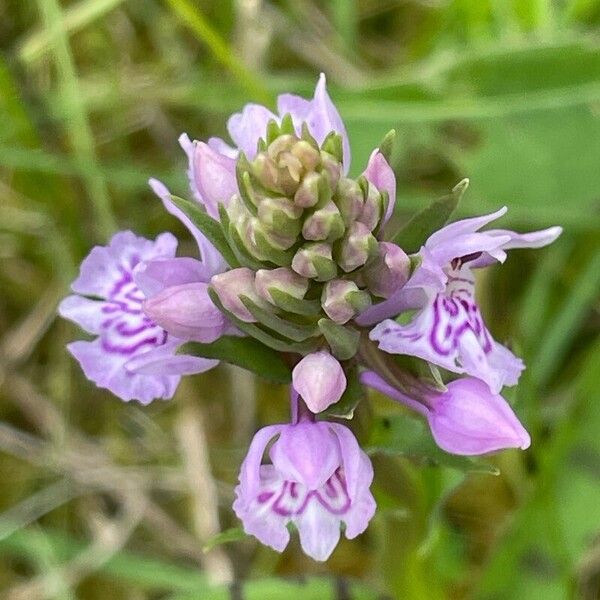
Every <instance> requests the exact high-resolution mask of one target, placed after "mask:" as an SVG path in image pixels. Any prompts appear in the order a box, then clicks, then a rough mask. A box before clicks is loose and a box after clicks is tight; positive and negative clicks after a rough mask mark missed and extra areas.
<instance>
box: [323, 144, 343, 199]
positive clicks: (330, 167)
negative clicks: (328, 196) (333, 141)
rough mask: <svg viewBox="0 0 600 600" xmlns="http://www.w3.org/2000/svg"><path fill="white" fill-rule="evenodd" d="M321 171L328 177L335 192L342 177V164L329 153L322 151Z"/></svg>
mask: <svg viewBox="0 0 600 600" xmlns="http://www.w3.org/2000/svg"><path fill="white" fill-rule="evenodd" d="M321 170H322V172H323V174H324V175H325V176H326V177H327V181H328V183H329V187H330V188H331V189H332V190H334V189H335V188H336V186H337V184H338V182H339V181H340V177H341V176H342V171H343V165H342V163H341V162H339V161H338V160H337V159H336V158H335V157H334V156H332V155H331V154H329V153H328V152H325V151H324V150H321Z"/></svg>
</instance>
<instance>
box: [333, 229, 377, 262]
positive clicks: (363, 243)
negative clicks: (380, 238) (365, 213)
mask: <svg viewBox="0 0 600 600" xmlns="http://www.w3.org/2000/svg"><path fill="white" fill-rule="evenodd" d="M375 256H377V240H376V239H375V237H374V236H373V234H372V233H371V231H370V230H369V229H368V227H367V226H366V225H365V224H364V223H353V224H352V225H351V226H350V227H349V228H348V230H347V231H346V234H345V235H344V237H343V239H342V240H341V241H339V242H338V243H337V244H336V260H337V263H338V265H339V266H340V267H341V268H342V269H343V270H344V271H345V272H346V273H349V272H350V271H354V269H357V268H358V267H362V266H363V265H364V264H366V263H367V262H368V261H369V260H370V259H372V258H374V257H375Z"/></svg>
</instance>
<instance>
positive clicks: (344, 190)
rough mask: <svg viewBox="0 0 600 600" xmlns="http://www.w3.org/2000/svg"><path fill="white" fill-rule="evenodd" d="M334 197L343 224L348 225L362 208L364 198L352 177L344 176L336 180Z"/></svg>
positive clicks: (356, 217) (358, 214)
mask: <svg viewBox="0 0 600 600" xmlns="http://www.w3.org/2000/svg"><path fill="white" fill-rule="evenodd" d="M334 199H335V203H336V204H337V206H338V208H339V209H340V213H341V215H342V218H343V220H344V225H346V227H349V226H350V225H352V223H354V222H355V221H356V220H357V219H358V217H359V216H360V214H361V212H362V210H363V204H364V198H363V192H362V190H361V189H360V186H359V185H358V183H357V182H356V181H354V179H348V178H347V177H344V178H342V179H340V181H339V182H338V185H337V190H336V192H335V197H334Z"/></svg>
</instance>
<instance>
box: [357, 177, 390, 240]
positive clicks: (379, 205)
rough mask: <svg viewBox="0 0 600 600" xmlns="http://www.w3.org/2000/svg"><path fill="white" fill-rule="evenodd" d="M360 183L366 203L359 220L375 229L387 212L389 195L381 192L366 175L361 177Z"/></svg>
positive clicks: (371, 229)
mask: <svg viewBox="0 0 600 600" xmlns="http://www.w3.org/2000/svg"><path fill="white" fill-rule="evenodd" d="M358 184H359V186H360V188H361V189H362V191H363V194H364V204H363V208H362V211H361V213H360V215H359V216H358V219H357V220H358V221H359V222H361V223H364V224H365V225H366V226H367V227H368V228H369V231H373V230H374V229H375V228H376V227H377V225H379V222H380V221H381V218H382V217H383V215H384V214H385V209H386V206H387V195H386V194H382V193H380V192H379V190H378V189H377V188H376V187H375V186H374V185H373V184H372V183H371V182H369V181H368V180H367V179H366V178H365V177H360V178H359V179H358Z"/></svg>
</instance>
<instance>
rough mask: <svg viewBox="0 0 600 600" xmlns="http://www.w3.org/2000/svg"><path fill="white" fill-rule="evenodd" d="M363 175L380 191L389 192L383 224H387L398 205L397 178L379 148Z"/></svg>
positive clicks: (374, 151)
mask: <svg viewBox="0 0 600 600" xmlns="http://www.w3.org/2000/svg"><path fill="white" fill-rule="evenodd" d="M363 175H364V176H365V177H366V178H367V179H368V180H369V181H370V182H371V183H372V184H373V185H374V186H375V187H376V188H377V189H378V190H379V191H380V192H387V194H388V198H389V201H388V205H387V209H386V213H385V216H384V218H383V223H386V222H387V221H388V219H389V218H390V217H391V216H392V213H393V212H394V205H395V203H396V176H395V175H394V171H393V170H392V167H390V165H389V163H388V161H387V160H386V159H385V156H383V154H381V152H380V151H379V149H378V148H376V149H375V150H373V152H372V153H371V156H370V158H369V162H368V164H367V168H366V169H365V171H364V173H363Z"/></svg>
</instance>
